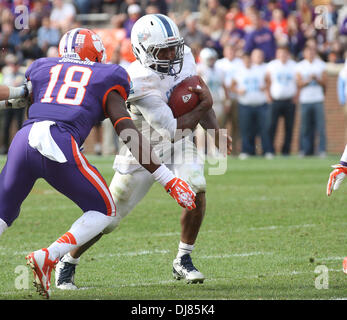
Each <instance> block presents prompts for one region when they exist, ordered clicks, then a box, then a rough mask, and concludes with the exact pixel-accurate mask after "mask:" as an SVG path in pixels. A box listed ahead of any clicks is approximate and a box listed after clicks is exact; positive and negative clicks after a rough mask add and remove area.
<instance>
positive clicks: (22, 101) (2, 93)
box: [0, 81, 32, 109]
mask: <svg viewBox="0 0 347 320" xmlns="http://www.w3.org/2000/svg"><path fill="white" fill-rule="evenodd" d="M31 91H32V86H31V82H30V81H28V82H26V83H24V84H23V85H22V86H20V87H11V86H6V85H0V109H6V108H10V109H11V108H12V109H18V108H25V107H27V106H28V105H29V104H30V100H29V99H28V97H29V95H30V93H31Z"/></svg>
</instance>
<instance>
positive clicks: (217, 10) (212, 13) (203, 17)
mask: <svg viewBox="0 0 347 320" xmlns="http://www.w3.org/2000/svg"><path fill="white" fill-rule="evenodd" d="M226 13H227V10H226V8H225V7H223V6H221V5H220V3H219V0H207V5H204V4H203V3H201V8H200V26H201V28H202V31H203V32H204V33H206V34H209V33H210V32H211V22H212V23H214V21H216V20H219V21H223V23H224V19H225V15H226ZM212 17H216V19H215V20H213V19H212Z"/></svg>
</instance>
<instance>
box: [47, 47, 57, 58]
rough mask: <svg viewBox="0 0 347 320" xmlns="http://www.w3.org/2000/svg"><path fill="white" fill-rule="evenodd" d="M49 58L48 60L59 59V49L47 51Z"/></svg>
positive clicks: (52, 48)
mask: <svg viewBox="0 0 347 320" xmlns="http://www.w3.org/2000/svg"><path fill="white" fill-rule="evenodd" d="M46 55H47V57H48V58H58V57H59V50H58V47H55V46H52V47H49V48H48V49H47V54H46Z"/></svg>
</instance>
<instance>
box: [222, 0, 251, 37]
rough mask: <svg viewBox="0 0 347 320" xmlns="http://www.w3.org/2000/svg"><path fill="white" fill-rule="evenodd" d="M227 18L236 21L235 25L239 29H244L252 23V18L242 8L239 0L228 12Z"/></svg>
mask: <svg viewBox="0 0 347 320" xmlns="http://www.w3.org/2000/svg"><path fill="white" fill-rule="evenodd" d="M225 18H226V19H227V20H233V21H235V26H236V28H238V29H241V30H244V29H245V28H246V27H247V26H250V25H251V20H250V19H249V18H248V17H247V16H246V15H245V14H244V13H243V12H242V11H241V10H240V6H239V4H238V3H237V2H234V3H233V4H232V5H231V6H230V9H229V11H228V13H227V14H226V16H225Z"/></svg>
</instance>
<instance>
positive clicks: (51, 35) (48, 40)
mask: <svg viewBox="0 0 347 320" xmlns="http://www.w3.org/2000/svg"><path fill="white" fill-rule="evenodd" d="M59 41H60V31H59V29H57V28H55V27H53V26H52V25H51V20H50V19H49V17H43V19H42V25H41V27H40V28H39V30H38V32H37V43H38V46H39V47H40V48H41V50H42V51H43V52H47V50H48V48H49V47H51V46H57V45H58V44H59Z"/></svg>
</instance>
